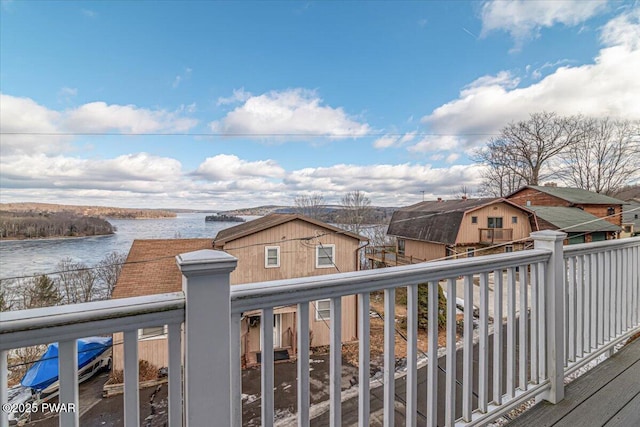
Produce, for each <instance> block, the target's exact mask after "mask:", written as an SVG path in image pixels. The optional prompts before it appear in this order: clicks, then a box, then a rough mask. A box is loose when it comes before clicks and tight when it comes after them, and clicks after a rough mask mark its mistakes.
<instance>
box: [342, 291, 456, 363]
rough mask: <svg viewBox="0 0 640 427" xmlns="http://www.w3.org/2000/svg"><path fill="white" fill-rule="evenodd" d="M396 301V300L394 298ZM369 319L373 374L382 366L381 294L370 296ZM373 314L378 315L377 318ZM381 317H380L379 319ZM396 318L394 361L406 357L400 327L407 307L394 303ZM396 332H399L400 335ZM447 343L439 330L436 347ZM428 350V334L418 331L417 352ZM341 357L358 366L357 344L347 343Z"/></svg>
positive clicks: (403, 334) (382, 298)
mask: <svg viewBox="0 0 640 427" xmlns="http://www.w3.org/2000/svg"><path fill="white" fill-rule="evenodd" d="M396 299H397V298H396ZM371 313H372V314H371V317H370V329H371V336H370V347H371V350H370V351H371V353H370V354H371V365H372V374H373V373H375V371H377V370H378V369H379V368H381V367H382V365H383V355H384V320H383V317H384V297H383V295H382V294H372V295H371ZM375 313H379V314H380V316H377V315H376V314H375ZM381 316H382V317H381ZM395 317H396V334H395V341H396V360H397V359H402V358H406V357H407V342H406V341H405V339H404V338H403V336H404V337H406V333H407V330H406V328H403V327H401V326H400V325H401V324H402V322H400V320H401V319H403V318H406V317H407V307H406V305H404V304H401V303H398V302H396V306H395ZM461 318H462V315H459V316H458V321H459V320H460V319H461ZM398 332H401V333H402V335H401V334H400V333H398ZM458 338H459V336H458ZM446 342H447V331H446V330H445V329H440V331H439V333H438V346H439V347H444V346H445V345H446ZM427 350H428V334H427V331H426V330H423V329H418V351H419V352H425V353H426V352H427ZM342 357H343V358H344V360H345V361H346V362H348V363H349V364H350V365H353V366H356V367H357V366H358V343H357V342H354V343H348V344H345V345H343V347H342Z"/></svg>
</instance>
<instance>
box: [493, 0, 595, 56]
mask: <svg viewBox="0 0 640 427" xmlns="http://www.w3.org/2000/svg"><path fill="white" fill-rule="evenodd" d="M606 5H607V0H590V1H585V0H552V1H548V0H513V1H502V0H492V1H487V2H485V3H484V4H483V5H482V11H481V19H482V33H481V36H486V35H487V34H488V33H490V32H491V31H495V30H504V31H506V32H508V33H509V34H510V35H511V37H513V39H514V40H515V43H516V46H515V49H516V50H518V49H519V48H520V47H521V46H522V44H523V43H524V42H525V41H526V40H529V39H532V38H536V37H538V35H539V31H540V29H541V28H544V27H552V26H554V25H556V24H562V25H565V26H568V27H573V26H576V25H578V24H581V23H583V22H585V21H586V20H588V19H589V18H591V17H593V16H595V15H597V14H598V13H600V12H602V11H603V10H605V8H606Z"/></svg>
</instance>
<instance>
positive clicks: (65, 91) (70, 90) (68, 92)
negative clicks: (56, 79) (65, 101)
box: [58, 87, 78, 98]
mask: <svg viewBox="0 0 640 427" xmlns="http://www.w3.org/2000/svg"><path fill="white" fill-rule="evenodd" d="M76 95H78V89H77V88H74V87H63V88H62V89H60V90H59V91H58V96H59V97H63V98H71V97H73V96H76Z"/></svg>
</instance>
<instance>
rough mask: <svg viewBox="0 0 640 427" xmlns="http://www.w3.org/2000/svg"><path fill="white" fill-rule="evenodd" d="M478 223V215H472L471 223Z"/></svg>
mask: <svg viewBox="0 0 640 427" xmlns="http://www.w3.org/2000/svg"><path fill="white" fill-rule="evenodd" d="M477 223H478V217H477V216H472V217H471V224H477Z"/></svg>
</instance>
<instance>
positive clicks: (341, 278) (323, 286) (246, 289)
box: [231, 249, 551, 314]
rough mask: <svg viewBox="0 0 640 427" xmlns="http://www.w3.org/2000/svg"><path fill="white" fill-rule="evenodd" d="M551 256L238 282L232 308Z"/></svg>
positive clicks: (515, 255)
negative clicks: (258, 281)
mask: <svg viewBox="0 0 640 427" xmlns="http://www.w3.org/2000/svg"><path fill="white" fill-rule="evenodd" d="M550 255H551V252H549V251H546V250H541V249H532V250H527V251H518V252H512V253H507V254H497V255H486V256H482V257H475V258H465V259H458V260H445V261H434V262H427V263H421V264H411V265H404V266H400V267H389V268H381V269H374V270H365V271H355V272H349V273H338V274H328V275H323V276H311V277H301V278H296V279H286V280H275V281H270V282H260V283H250V284H242V285H234V286H232V287H231V311H232V313H234V314H238V313H242V312H246V311H250V310H257V309H261V308H265V307H280V306H287V305H292V304H297V303H299V302H305V301H314V300H318V299H326V298H332V297H339V296H345V295H353V294H356V293H361V292H373V291H378V290H382V289H385V288H390V287H395V286H407V285H412V284H418V283H424V282H428V281H435V280H441V279H447V278H451V277H458V276H464V275H468V274H476V273H484V272H491V271H494V270H503V269H505V268H508V267H516V266H520V265H523V264H529V263H538V262H546V261H547V260H548V259H549V256H550Z"/></svg>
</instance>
